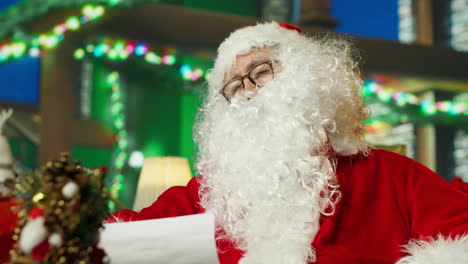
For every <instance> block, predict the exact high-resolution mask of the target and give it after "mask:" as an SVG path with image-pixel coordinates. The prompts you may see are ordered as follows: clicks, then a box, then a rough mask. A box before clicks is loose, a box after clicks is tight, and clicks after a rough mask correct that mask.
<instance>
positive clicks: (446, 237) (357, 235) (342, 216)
mask: <svg viewBox="0 0 468 264" xmlns="http://www.w3.org/2000/svg"><path fill="white" fill-rule="evenodd" d="M337 175H338V181H339V183H340V190H341V192H342V199H341V201H340V202H339V203H338V204H337V207H336V212H335V214H333V215H332V216H328V217H322V219H321V226H320V230H319V232H318V234H317V236H316V237H315V239H314V242H313V246H314V248H315V251H316V252H317V263H319V264H335V263H347V264H392V263H404V264H407V263H411V264H413V263H414V264H419V263H421V264H423V263H424V264H432V263H434V264H435V263H437V264H446V263H447V264H448V263H450V264H463V263H468V236H467V234H468V192H467V190H466V185H462V184H460V185H458V187H459V188H457V186H455V185H454V184H449V183H447V182H446V181H445V180H443V179H442V178H441V177H440V176H438V175H436V174H435V173H433V172H432V171H431V170H429V169H427V168H426V167H424V166H423V165H421V164H419V163H418V162H415V161H413V160H411V159H409V158H406V157H404V156H401V155H398V154H394V153H391V152H387V151H383V150H372V151H371V153H370V154H369V155H368V156H367V157H365V156H362V155H359V154H358V155H353V156H341V157H339V158H338V167H337ZM198 180H199V179H198V178H193V179H192V180H191V181H190V182H189V184H188V185H187V186H186V187H172V188H170V189H169V190H167V191H166V192H165V193H163V194H162V195H161V196H160V197H159V198H158V199H157V200H156V201H155V202H154V203H153V204H152V205H151V206H150V207H147V208H145V209H143V210H142V211H141V212H140V213H136V212H133V211H131V210H123V211H120V212H118V213H117V214H115V216H116V217H117V218H119V219H121V220H123V221H137V220H144V219H154V218H163V217H174V216H182V215H189V214H197V213H202V212H204V209H203V208H201V207H200V206H199V204H198V203H199V196H198V187H199V184H198ZM462 188H465V190H463V189H462ZM405 246H406V251H405V250H404V249H405ZM218 249H219V252H220V253H219V259H220V262H221V263H222V264H230V263H237V262H238V261H239V259H240V257H241V255H242V252H240V251H238V250H236V249H235V247H233V245H232V244H230V243H229V242H228V241H225V242H224V243H223V242H218ZM402 258H403V259H402ZM398 260H400V262H397V261H398Z"/></svg>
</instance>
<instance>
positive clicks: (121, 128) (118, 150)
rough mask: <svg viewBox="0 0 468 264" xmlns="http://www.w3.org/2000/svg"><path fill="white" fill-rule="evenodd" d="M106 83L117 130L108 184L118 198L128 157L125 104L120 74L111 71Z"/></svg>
mask: <svg viewBox="0 0 468 264" xmlns="http://www.w3.org/2000/svg"><path fill="white" fill-rule="evenodd" d="M107 83H108V84H109V86H110V87H111V96H110V102H111V106H110V112H111V115H112V123H113V124H114V127H115V129H116V130H117V133H116V134H117V143H116V147H115V151H114V155H113V156H114V158H113V160H114V163H113V164H112V166H111V168H110V171H109V175H110V177H113V179H112V183H111V186H110V188H109V189H110V193H111V195H112V197H114V198H118V196H119V193H120V192H121V191H122V190H123V187H124V186H123V180H124V175H123V174H122V170H123V167H124V166H125V161H126V160H127V158H128V134H127V131H126V129H125V127H126V121H125V111H124V110H125V104H124V102H123V98H124V96H123V91H122V87H121V83H120V75H119V73H118V72H112V73H110V74H109V75H108V76H107ZM109 206H110V207H111V210H114V209H115V205H114V204H110V205H109Z"/></svg>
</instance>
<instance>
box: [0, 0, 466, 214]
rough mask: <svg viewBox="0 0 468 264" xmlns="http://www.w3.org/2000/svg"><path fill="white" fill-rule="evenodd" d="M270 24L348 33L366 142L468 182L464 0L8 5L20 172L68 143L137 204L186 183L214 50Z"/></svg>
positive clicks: (8, 81)
mask: <svg viewBox="0 0 468 264" xmlns="http://www.w3.org/2000/svg"><path fill="white" fill-rule="evenodd" d="M269 20H276V21H282V22H290V23H294V24H298V25H300V26H301V27H302V29H303V32H304V33H305V34H307V35H310V36H313V35H315V34H324V33H325V34H326V33H327V32H337V33H339V34H344V35H348V36H349V38H351V39H352V40H353V42H354V43H355V46H356V47H357V48H358V49H359V50H360V53H361V60H360V64H361V68H362V77H363V79H364V80H365V83H364V88H363V96H364V98H365V100H366V101H367V102H368V104H369V105H370V106H371V109H372V116H371V118H370V119H369V120H367V121H366V125H367V131H368V135H367V138H366V140H367V141H368V142H369V143H370V144H373V145H376V146H378V147H380V148H387V149H391V150H392V151H396V152H399V153H402V154H404V155H407V156H409V157H411V158H414V159H415V160H417V161H419V162H421V163H423V164H425V165H426V166H428V167H429V168H431V169H432V170H434V171H436V172H437V173H438V174H439V175H441V176H442V177H443V178H444V179H446V180H448V181H450V180H452V179H453V178H454V177H461V178H462V179H464V180H465V181H468V108H467V104H468V54H467V53H466V52H467V51H468V0H445V1H444V0H440V1H439V0H381V1H373V0H353V1H348V0H237V1H220V0H201V1H196V0H166V1H165V0H159V1H156V0H146V1H144V0H87V1H84V0H1V1H0V109H7V108H13V109H14V114H13V116H12V117H11V118H10V119H9V121H8V122H7V123H6V126H5V128H4V129H3V134H4V136H5V137H6V138H8V142H9V144H10V147H11V150H12V153H13V157H14V159H15V160H16V163H15V168H16V169H17V170H19V171H23V172H27V171H29V170H33V169H37V168H40V167H41V166H42V165H43V164H44V163H45V162H46V161H47V160H49V159H50V158H53V157H56V156H57V155H58V153H60V152H63V151H68V152H71V153H72V155H73V157H74V159H76V160H80V161H81V162H82V164H83V165H84V166H87V167H100V166H107V167H108V175H107V178H106V182H107V185H108V186H109V188H110V189H111V191H112V193H113V195H114V197H115V198H116V201H118V202H119V205H118V207H119V206H120V207H128V208H132V207H133V204H134V200H135V196H136V192H137V189H138V190H140V189H141V188H143V187H142V186H143V185H144V186H152V184H153V185H154V186H166V187H167V186H169V185H171V184H178V183H182V184H183V182H185V181H186V179H187V178H189V177H191V176H195V175H194V174H195V170H194V168H193V162H194V157H195V153H196V148H195V145H194V142H193V139H192V126H193V124H194V121H195V114H196V111H197V109H198V108H199V107H200V105H201V103H202V100H203V99H202V97H203V94H204V93H205V91H206V81H207V80H208V79H209V77H210V76H209V71H208V70H209V69H210V68H211V67H212V66H213V59H214V57H215V55H216V47H217V46H218V45H219V44H220V43H221V41H222V40H223V39H224V38H226V37H227V36H228V34H229V33H230V32H232V31H233V30H234V29H237V28H240V27H243V26H246V25H252V24H255V23H256V22H257V21H269ZM0 151H1V150H0ZM164 157H172V158H164ZM145 160H146V161H145ZM143 165H145V168H144V169H143V172H142V167H143ZM157 173H159V174H158V175H163V176H161V177H160V179H159V180H154V179H153V180H151V179H150V178H155V177H154V175H156V174H157ZM169 174H170V175H172V176H170V177H169V176H168V175H169ZM140 175H141V176H140ZM145 175H146V176H145ZM148 175H152V176H151V177H150V176H148ZM144 176H145V177H149V178H148V179H150V180H144V179H143V177H144ZM140 177H142V179H141V180H140V185H141V186H138V181H139V178H140ZM158 177H159V176H158ZM171 177H175V178H177V177H179V178H180V179H175V178H171ZM145 181H147V182H146V183H144V182H145ZM143 183H144V184H143ZM152 188H153V187H152ZM154 188H159V187H154ZM161 188H162V187H161ZM164 188H165V187H164ZM139 192H140V191H139ZM154 197H155V196H154V195H151V196H150V198H148V199H150V200H151V199H153V200H154ZM142 199H143V198H142ZM136 207H138V206H136Z"/></svg>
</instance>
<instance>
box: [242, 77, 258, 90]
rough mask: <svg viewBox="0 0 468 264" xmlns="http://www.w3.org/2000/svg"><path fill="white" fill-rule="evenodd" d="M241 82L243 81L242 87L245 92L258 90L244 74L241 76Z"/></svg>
mask: <svg viewBox="0 0 468 264" xmlns="http://www.w3.org/2000/svg"><path fill="white" fill-rule="evenodd" d="M242 82H243V83H244V89H245V91H246V92H250V93H256V92H257V90H258V87H257V85H256V84H255V83H254V82H253V81H252V80H251V79H250V78H249V77H248V76H245V77H244V78H242Z"/></svg>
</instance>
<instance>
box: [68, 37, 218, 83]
mask: <svg viewBox="0 0 468 264" xmlns="http://www.w3.org/2000/svg"><path fill="white" fill-rule="evenodd" d="M73 56H74V57H75V59H77V60H82V59H83V58H85V57H86V56H93V57H95V58H107V59H109V60H113V61H125V60H127V59H129V58H130V56H134V57H138V58H143V59H144V61H145V62H146V63H148V64H153V65H168V66H175V67H177V68H178V70H179V73H180V74H181V77H182V78H183V79H184V80H186V81H191V82H197V81H201V80H208V79H209V77H210V74H209V72H207V71H205V70H203V69H202V68H200V67H192V66H190V65H188V64H176V63H177V62H179V61H180V58H177V57H176V56H175V55H173V54H166V55H161V54H158V53H156V52H155V51H154V49H153V48H152V47H151V46H150V45H148V44H145V43H136V42H133V41H124V40H116V41H114V40H110V39H105V40H104V41H102V42H100V43H99V44H88V45H87V46H86V47H84V48H79V49H76V50H75V52H74V54H73Z"/></svg>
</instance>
